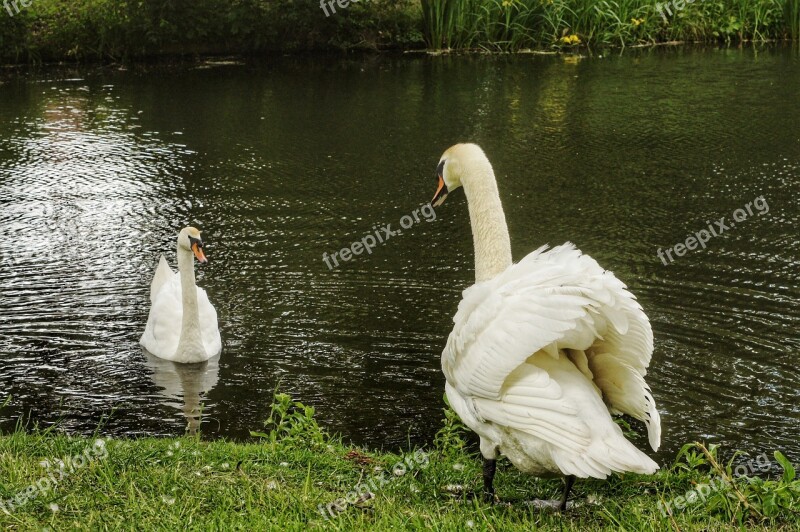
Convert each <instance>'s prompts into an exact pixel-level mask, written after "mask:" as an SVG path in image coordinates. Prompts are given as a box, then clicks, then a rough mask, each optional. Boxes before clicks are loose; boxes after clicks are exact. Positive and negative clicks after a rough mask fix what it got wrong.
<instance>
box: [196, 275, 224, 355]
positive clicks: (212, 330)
mask: <svg viewBox="0 0 800 532" xmlns="http://www.w3.org/2000/svg"><path fill="white" fill-rule="evenodd" d="M197 304H198V310H199V314H200V330H201V331H202V334H203V347H205V349H206V353H208V355H209V356H211V357H214V356H217V355H218V354H219V353H220V352H221V351H222V338H221V336H220V334H219V325H218V322H217V310H216V309H215V308H214V305H212V304H211V301H209V299H208V294H206V291H205V290H203V289H202V288H200V287H199V286H198V287H197Z"/></svg>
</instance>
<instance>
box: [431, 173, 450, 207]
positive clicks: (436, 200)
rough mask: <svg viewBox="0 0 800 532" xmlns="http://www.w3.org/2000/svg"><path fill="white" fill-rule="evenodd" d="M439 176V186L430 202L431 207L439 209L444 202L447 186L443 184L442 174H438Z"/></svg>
mask: <svg viewBox="0 0 800 532" xmlns="http://www.w3.org/2000/svg"><path fill="white" fill-rule="evenodd" d="M438 176H439V186H438V188H437V189H436V194H434V195H433V199H432V200H431V205H432V206H433V207H439V206H440V205H441V204H442V203H444V200H445V199H447V185H445V184H444V178H443V177H442V174H438Z"/></svg>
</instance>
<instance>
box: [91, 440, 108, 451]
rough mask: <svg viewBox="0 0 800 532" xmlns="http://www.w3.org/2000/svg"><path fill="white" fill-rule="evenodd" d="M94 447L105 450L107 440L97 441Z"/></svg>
mask: <svg viewBox="0 0 800 532" xmlns="http://www.w3.org/2000/svg"><path fill="white" fill-rule="evenodd" d="M94 446H95V447H97V448H98V449H105V447H106V442H105V440H95V441H94Z"/></svg>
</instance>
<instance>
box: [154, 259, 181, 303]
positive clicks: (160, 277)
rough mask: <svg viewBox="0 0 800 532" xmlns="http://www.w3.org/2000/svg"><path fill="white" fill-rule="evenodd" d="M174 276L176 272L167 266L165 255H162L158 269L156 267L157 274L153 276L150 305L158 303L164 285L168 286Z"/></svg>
mask: <svg viewBox="0 0 800 532" xmlns="http://www.w3.org/2000/svg"><path fill="white" fill-rule="evenodd" d="M174 275H175V272H173V271H172V268H170V267H169V264H167V259H166V258H165V257H164V255H161V259H160V260H159V261H158V267H156V274H155V275H154V276H153V282H152V283H150V303H155V302H156V297H157V296H158V293H159V292H161V289H162V288H163V287H164V285H165V284H167V282H168V281H169V280H170V279H172V277H173V276H174Z"/></svg>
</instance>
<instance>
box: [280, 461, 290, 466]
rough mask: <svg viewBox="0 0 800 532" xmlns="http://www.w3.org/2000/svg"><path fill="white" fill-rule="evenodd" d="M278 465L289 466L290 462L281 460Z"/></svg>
mask: <svg viewBox="0 0 800 532" xmlns="http://www.w3.org/2000/svg"><path fill="white" fill-rule="evenodd" d="M278 465H279V466H281V467H289V462H281V463H280V464H278Z"/></svg>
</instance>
